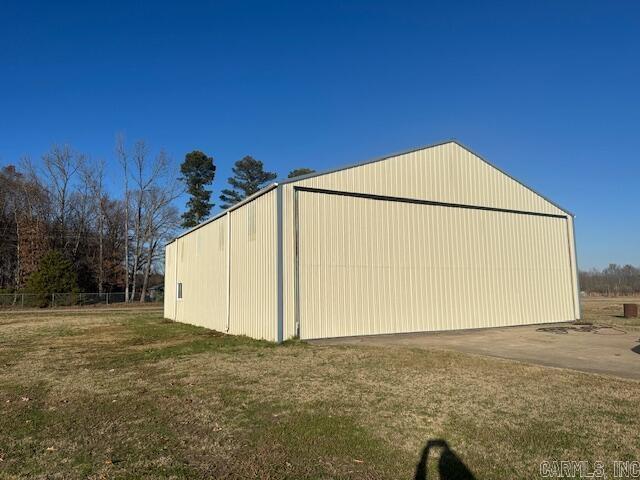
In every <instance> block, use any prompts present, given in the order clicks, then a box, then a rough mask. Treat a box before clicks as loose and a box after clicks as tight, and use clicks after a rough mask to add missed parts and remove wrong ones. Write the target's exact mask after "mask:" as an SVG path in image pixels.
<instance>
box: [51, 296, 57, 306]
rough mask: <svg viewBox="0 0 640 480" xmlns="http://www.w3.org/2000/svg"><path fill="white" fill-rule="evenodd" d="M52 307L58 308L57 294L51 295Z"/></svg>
mask: <svg viewBox="0 0 640 480" xmlns="http://www.w3.org/2000/svg"><path fill="white" fill-rule="evenodd" d="M51 306H52V307H55V306H56V294H55V293H52V294H51Z"/></svg>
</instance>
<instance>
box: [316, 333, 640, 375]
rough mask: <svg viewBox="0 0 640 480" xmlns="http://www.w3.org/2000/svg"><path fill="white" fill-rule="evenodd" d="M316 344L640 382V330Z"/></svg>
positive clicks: (425, 335) (417, 337)
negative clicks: (442, 354)
mask: <svg viewBox="0 0 640 480" xmlns="http://www.w3.org/2000/svg"><path fill="white" fill-rule="evenodd" d="M313 343H317V344H332V345H339V344H359V345H379V346H384V345H406V346H410V347H424V348H445V349H452V350H458V351H461V352H467V353H475V354H480V355H489V356H493V357H500V358H509V359H513V360H519V361H523V362H529V363H536V364H539V365H546V366H551V367H561V368H571V369H574V370H581V371H584V372H592V373H603V374H608V375H615V376H618V377H625V378H633V379H636V380H640V330H632V329H629V330H627V329H625V328H620V327H608V326H597V325H593V326H591V325H573V324H568V323H567V324H563V323H555V324H547V325H528V326H522V327H520V326H518V327H505V328H487V329H479V330H464V331H456V332H438V333H411V334H402V335H377V336H368V337H347V338H335V339H323V340H315V341H313Z"/></svg>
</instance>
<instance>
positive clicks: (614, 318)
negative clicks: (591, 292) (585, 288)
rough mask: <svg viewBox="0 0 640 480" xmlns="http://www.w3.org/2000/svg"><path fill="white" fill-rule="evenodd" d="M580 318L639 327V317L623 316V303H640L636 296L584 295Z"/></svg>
mask: <svg viewBox="0 0 640 480" xmlns="http://www.w3.org/2000/svg"><path fill="white" fill-rule="evenodd" d="M580 303H581V305H582V319H583V320H585V321H588V322H593V323H599V324H605V325H614V326H620V327H630V328H634V329H640V318H624V317H623V316H622V304H623V303H637V304H640V298H638V297H584V298H582V299H581V300H580Z"/></svg>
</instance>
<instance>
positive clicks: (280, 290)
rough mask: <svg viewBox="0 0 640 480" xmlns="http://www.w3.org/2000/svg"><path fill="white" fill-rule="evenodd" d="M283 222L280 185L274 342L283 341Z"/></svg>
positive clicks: (277, 195) (277, 188)
mask: <svg viewBox="0 0 640 480" xmlns="http://www.w3.org/2000/svg"><path fill="white" fill-rule="evenodd" d="M283 228H284V225H283V221H282V185H278V186H277V187H276V250H277V251H276V272H277V274H276V275H277V278H276V288H277V301H276V303H277V311H276V322H277V329H276V341H277V342H278V343H282V342H283V340H284V338H283V337H284V255H283V253H284V252H283Z"/></svg>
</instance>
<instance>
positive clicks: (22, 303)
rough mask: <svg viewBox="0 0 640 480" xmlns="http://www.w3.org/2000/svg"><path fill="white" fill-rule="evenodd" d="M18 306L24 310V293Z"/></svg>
mask: <svg viewBox="0 0 640 480" xmlns="http://www.w3.org/2000/svg"><path fill="white" fill-rule="evenodd" d="M20 306H21V307H22V308H24V293H23V294H22V298H21V299H20Z"/></svg>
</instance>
